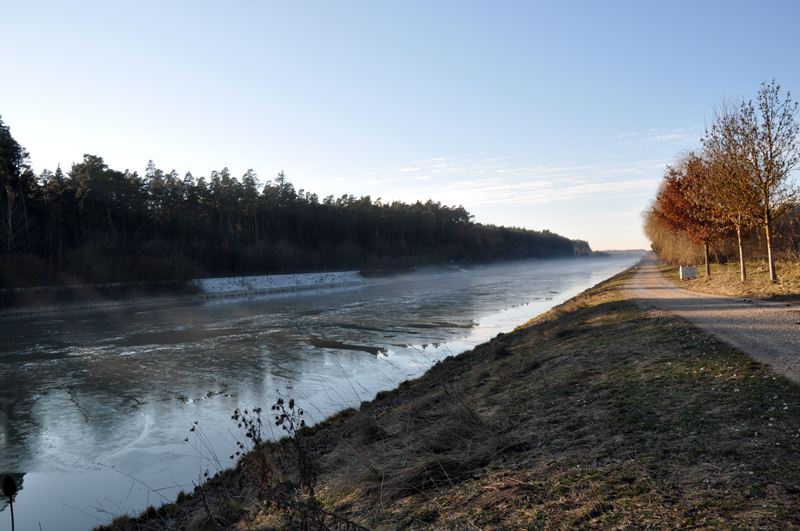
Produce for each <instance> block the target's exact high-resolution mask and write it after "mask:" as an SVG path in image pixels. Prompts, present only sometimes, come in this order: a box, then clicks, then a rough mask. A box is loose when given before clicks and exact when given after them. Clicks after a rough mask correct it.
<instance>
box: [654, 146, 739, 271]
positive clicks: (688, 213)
mask: <svg viewBox="0 0 800 531" xmlns="http://www.w3.org/2000/svg"><path fill="white" fill-rule="evenodd" d="M708 171H709V169H708V167H707V166H706V164H705V162H704V161H703V160H702V159H701V158H700V157H698V156H697V155H695V154H694V153H688V154H687V155H685V156H683V157H682V158H681V160H680V161H679V163H678V164H677V165H676V166H673V167H671V166H667V173H666V174H665V175H664V183H663V184H662V186H661V189H660V190H659V192H658V196H657V197H656V204H655V208H654V213H655V215H656V217H657V218H658V220H659V221H660V222H661V223H662V224H663V225H664V226H665V227H666V228H667V229H668V230H670V231H671V232H673V233H675V234H680V233H685V234H686V237H687V238H688V239H689V240H690V241H691V242H692V243H694V244H695V245H702V246H703V254H704V257H705V265H706V276H711V264H710V257H709V248H710V247H711V246H712V245H715V244H717V243H718V242H720V241H722V240H727V239H730V238H732V237H733V236H734V232H733V230H732V227H731V226H730V224H728V223H727V222H726V220H725V217H724V216H723V215H722V212H720V211H719V209H718V208H717V207H716V201H714V198H713V195H712V194H713V189H712V188H711V187H709V186H708Z"/></svg>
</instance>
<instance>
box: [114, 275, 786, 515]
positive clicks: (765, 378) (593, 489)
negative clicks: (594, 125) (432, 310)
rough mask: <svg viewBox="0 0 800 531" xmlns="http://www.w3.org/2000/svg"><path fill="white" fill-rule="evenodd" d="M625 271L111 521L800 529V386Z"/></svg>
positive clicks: (266, 415) (269, 415) (267, 413)
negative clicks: (637, 299) (631, 283)
mask: <svg viewBox="0 0 800 531" xmlns="http://www.w3.org/2000/svg"><path fill="white" fill-rule="evenodd" d="M631 274H632V271H628V272H625V273H621V274H620V275H617V276H615V277H613V278H611V279H609V280H608V281H606V282H604V283H601V284H599V285H598V286H596V287H594V288H592V289H590V290H587V291H586V292H584V293H583V294H581V295H579V296H577V297H575V298H574V299H571V300H570V301H567V302H566V303H564V304H562V305H560V306H558V307H556V308H554V309H552V310H551V311H549V312H547V313H546V314H543V315H541V316H539V317H537V318H536V319H534V320H532V321H530V322H528V323H526V324H525V325H523V326H520V327H519V328H517V329H516V330H514V331H513V332H511V333H508V334H501V335H499V336H497V337H496V338H494V339H493V340H491V341H490V342H488V343H484V344H482V345H479V346H477V347H476V348H474V349H473V350H470V351H468V352H465V353H463V354H460V355H459V356H455V357H452V358H448V359H445V360H443V361H442V362H440V363H438V364H437V365H435V366H434V367H433V368H432V369H430V370H429V371H428V372H427V373H426V374H425V375H424V376H422V377H421V378H419V379H417V380H414V381H409V382H404V383H403V384H401V385H400V386H399V387H398V388H397V389H395V390H393V391H389V392H382V393H379V394H378V396H377V397H376V398H375V400H373V401H372V402H369V403H366V402H365V403H363V404H361V406H360V407H359V408H358V409H348V410H345V411H342V412H340V413H339V414H337V415H334V416H333V417H330V418H328V419H327V420H325V421H324V422H322V423H320V424H318V425H316V426H314V427H312V428H303V429H300V430H299V432H298V434H297V436H296V438H295V439H294V440H293V441H292V440H289V439H285V440H283V441H282V442H279V443H270V444H266V445H264V446H261V447H260V450H259V451H256V452H251V453H250V454H248V455H246V456H245V457H244V458H242V459H241V460H240V461H239V462H238V464H237V466H236V467H235V468H232V469H229V470H226V471H224V472H221V473H219V474H217V475H216V476H215V477H213V478H212V479H210V480H209V481H208V482H206V483H205V485H204V486H202V487H200V488H197V489H195V492H193V493H188V494H181V495H179V498H178V502H177V503H174V504H167V505H164V506H162V507H160V508H155V507H153V508H150V509H148V511H146V512H145V513H143V514H142V515H141V516H140V517H138V518H128V517H119V518H117V519H115V520H114V521H113V522H112V523H111V524H110V525H109V526H107V527H102V529H117V530H128V529H131V530H132V529H137V530H146V529H154V530H155V529H158V530H163V529H198V530H199V529H253V530H270V529H299V528H301V526H303V525H309V528H315V527H314V525H316V526H317V528H320V527H319V526H321V525H325V526H327V527H328V528H330V529H333V528H336V527H335V526H336V525H338V526H340V527H338V528H340V529H359V528H360V527H359V526H363V528H367V529H374V530H383V529H386V530H388V529H409V530H410V529H614V528H619V529H622V528H625V529H631V528H637V529H645V528H650V529H688V528H695V527H703V528H704V529H728V528H734V529H737V528H738V529H796V528H800V511H798V509H797V507H798V497H799V495H800V461H798V460H797V458H796V456H797V455H798V454H797V452H798V446H799V445H800V416H798V408H799V407H800V388H798V386H797V385H795V384H793V383H791V382H789V381H788V380H786V379H784V378H782V377H781V376H779V375H777V374H775V373H774V372H773V371H771V370H770V368H769V367H767V366H765V365H762V364H759V363H756V362H754V361H752V360H751V359H750V358H748V357H746V356H745V355H743V354H742V353H741V352H739V351H737V350H736V349H734V348H731V347H729V346H727V345H725V344H724V343H721V342H719V341H718V340H716V339H714V338H713V337H711V336H708V335H706V334H704V333H703V332H701V331H700V330H699V329H697V328H695V327H694V326H692V325H690V324H689V323H688V322H687V321H685V320H683V319H681V318H678V317H675V316H671V315H669V314H665V313H663V312H658V311H648V310H642V309H640V308H639V307H637V306H636V305H635V304H634V303H633V302H631V301H628V300H626V299H625V298H624V297H623V295H622V292H621V288H622V286H623V284H624V283H625V281H626V279H628V278H629V277H630V275H631ZM287 405H288V401H287V402H285V403H284V407H286V406H287ZM298 406H299V407H302V404H299V405H298ZM295 407H297V406H295ZM264 409H265V411H263V412H262V416H263V417H264V418H265V422H268V421H271V420H272V419H273V417H272V415H273V414H274V412H272V411H268V410H269V404H267V405H266V407H265V408H264ZM248 415H249V416H250V418H253V417H252V415H253V412H252V411H251V412H248ZM231 422H232V425H231V427H232V429H233V430H234V431H235V430H236V429H237V426H236V425H235V424H233V423H234V422H241V418H240V419H239V420H238V421H233V420H232V421H231ZM241 439H242V440H243V441H249V440H250V439H248V438H246V437H245V435H244V434H243V435H242V437H241ZM292 442H295V443H297V444H292ZM298 448H299V451H298ZM298 456H301V458H302V459H306V458H307V459H308V465H309V466H308V467H304V466H302V463H299V464H300V466H298V459H297V457H298ZM302 459H301V460H302ZM298 470H301V471H302V470H306V471H307V472H309V471H310V472H313V475H315V478H316V486H315V488H314V497H313V499H311V498H310V496H309V494H308V491H307V490H306V493H305V494H302V493H301V492H300V490H301V489H300V485H302V484H304V483H309V478H310V476H309V475H308V474H306V475H305V477H304V476H303V475H302V474H300V473H299V472H298Z"/></svg>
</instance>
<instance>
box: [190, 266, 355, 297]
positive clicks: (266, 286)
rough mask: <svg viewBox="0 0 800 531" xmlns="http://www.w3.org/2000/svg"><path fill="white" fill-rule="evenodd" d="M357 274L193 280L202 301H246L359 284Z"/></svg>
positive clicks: (311, 274) (349, 272) (346, 272)
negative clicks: (242, 298) (208, 299)
mask: <svg viewBox="0 0 800 531" xmlns="http://www.w3.org/2000/svg"><path fill="white" fill-rule="evenodd" d="M364 282H366V279H365V278H364V277H363V276H361V274H360V273H359V272H358V271H345V272H342V273H306V274H302V275H263V276H254V277H226V278H206V279H202V280H193V281H192V283H194V284H195V285H196V286H197V287H198V288H199V289H200V291H201V296H202V297H205V298H229V297H250V296H253V295H266V294H270V293H285V292H287V291H301V290H310V289H323V288H335V287H343V286H355V285H358V284H363V283H364Z"/></svg>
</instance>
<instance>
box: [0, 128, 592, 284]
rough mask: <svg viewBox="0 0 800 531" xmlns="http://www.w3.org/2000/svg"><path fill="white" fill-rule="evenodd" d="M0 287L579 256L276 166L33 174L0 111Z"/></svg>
mask: <svg viewBox="0 0 800 531" xmlns="http://www.w3.org/2000/svg"><path fill="white" fill-rule="evenodd" d="M0 254H2V261H0V289H2V288H12V287H26V286H41V285H69V284H98V283H112V282H152V281H184V280H187V279H194V278H206V277H219V276H233V275H256V274H272V273H298V272H311V271H342V270H358V269H361V270H386V269H405V268H410V267H416V266H423V265H436V264H447V263H482V262H488V261H494V260H504V259H516V258H551V257H567V256H575V255H589V254H592V251H591V249H590V247H589V245H588V243H586V242H585V241H581V240H571V239H569V238H565V237H563V236H560V235H558V234H555V233H552V232H550V231H548V230H542V231H535V230H526V229H521V228H513V227H500V226H493V225H482V224H480V223H476V222H475V221H474V216H473V215H471V214H470V213H469V212H467V210H466V209H464V208H463V207H462V206H447V205H444V204H442V203H440V202H434V201H433V200H428V201H426V202H424V203H423V202H421V201H417V202H416V203H412V204H408V203H404V202H401V201H392V202H383V201H382V200H381V199H376V200H372V199H371V198H370V197H369V196H364V197H354V196H352V195H342V196H341V197H338V198H336V197H333V196H329V197H325V198H319V197H318V196H317V194H315V193H312V192H308V191H305V190H296V189H295V187H294V186H293V185H292V183H291V182H290V181H289V180H288V179H287V177H286V175H285V174H284V173H283V172H281V173H279V174H278V176H277V177H276V178H275V179H274V180H270V181H267V182H266V183H265V184H263V185H262V184H261V183H260V182H259V179H258V176H257V175H256V173H255V172H254V171H253V170H248V171H247V172H246V173H245V174H244V175H243V176H241V177H240V178H237V177H235V176H233V175H231V173H230V172H229V171H228V169H227V168H225V169H223V170H221V171H214V172H212V173H211V174H210V176H209V177H199V178H195V177H194V176H193V175H192V174H191V173H190V172H189V173H187V174H186V175H185V176H183V177H181V176H179V175H178V174H177V173H176V172H175V171H171V172H165V171H163V170H161V169H159V168H157V167H156V166H155V164H153V163H152V161H151V162H150V163H149V164H148V166H147V169H146V171H145V174H144V175H139V174H138V173H136V172H130V171H128V170H125V171H119V170H115V169H112V168H109V167H108V165H107V164H106V163H105V162H104V161H103V159H102V157H99V156H95V155H85V156H84V158H83V160H81V161H80V162H77V163H74V164H72V166H71V168H70V169H69V170H68V171H66V172H64V171H62V169H61V167H60V166H59V167H58V168H56V170H55V171H50V170H43V171H41V172H39V173H36V172H35V171H34V170H33V169H32V168H31V167H30V164H29V155H28V153H27V151H26V150H25V149H24V148H23V147H22V146H21V145H20V144H19V143H18V142H17V141H16V140H15V139H14V138H13V137H12V135H11V132H10V128H9V127H8V126H7V125H5V124H3V123H2V120H0Z"/></svg>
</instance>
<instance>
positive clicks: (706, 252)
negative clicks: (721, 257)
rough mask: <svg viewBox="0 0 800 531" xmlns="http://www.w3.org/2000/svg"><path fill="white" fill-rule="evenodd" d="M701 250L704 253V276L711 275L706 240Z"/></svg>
mask: <svg viewBox="0 0 800 531" xmlns="http://www.w3.org/2000/svg"><path fill="white" fill-rule="evenodd" d="M703 251H704V253H705V255H706V278H709V277H711V261H710V260H709V258H708V242H705V243H704V244H703Z"/></svg>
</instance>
